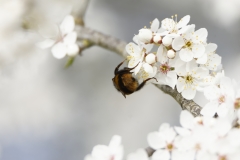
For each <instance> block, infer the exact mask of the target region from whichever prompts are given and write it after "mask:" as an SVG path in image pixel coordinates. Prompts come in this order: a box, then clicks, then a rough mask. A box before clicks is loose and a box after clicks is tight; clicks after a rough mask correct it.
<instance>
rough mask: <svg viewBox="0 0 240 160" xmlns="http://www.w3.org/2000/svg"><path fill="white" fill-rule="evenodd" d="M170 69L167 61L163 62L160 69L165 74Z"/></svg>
mask: <svg viewBox="0 0 240 160" xmlns="http://www.w3.org/2000/svg"><path fill="white" fill-rule="evenodd" d="M169 70H170V67H169V66H168V65H167V63H165V64H162V65H161V66H160V71H161V72H162V73H164V74H167V72H168V71H169Z"/></svg>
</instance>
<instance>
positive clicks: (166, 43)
mask: <svg viewBox="0 0 240 160" xmlns="http://www.w3.org/2000/svg"><path fill="white" fill-rule="evenodd" d="M162 43H163V45H164V46H166V47H168V46H170V45H171V44H172V38H170V37H168V36H165V37H164V38H163V39H162Z"/></svg>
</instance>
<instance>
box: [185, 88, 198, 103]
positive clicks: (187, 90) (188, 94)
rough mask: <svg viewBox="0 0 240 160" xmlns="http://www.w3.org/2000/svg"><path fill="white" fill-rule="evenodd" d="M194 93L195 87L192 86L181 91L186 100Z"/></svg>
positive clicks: (193, 95)
mask: <svg viewBox="0 0 240 160" xmlns="http://www.w3.org/2000/svg"><path fill="white" fill-rule="evenodd" d="M195 95H196V89H193V88H192V87H188V88H186V89H184V90H183V91H182V96H183V97H184V98H186V99H187V100H191V99H193V98H194V97H195Z"/></svg>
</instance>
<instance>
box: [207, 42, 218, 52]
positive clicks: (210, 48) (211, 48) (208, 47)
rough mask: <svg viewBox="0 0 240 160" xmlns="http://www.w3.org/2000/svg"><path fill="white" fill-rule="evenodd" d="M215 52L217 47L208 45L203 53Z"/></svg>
mask: <svg viewBox="0 0 240 160" xmlns="http://www.w3.org/2000/svg"><path fill="white" fill-rule="evenodd" d="M216 50H217V45H216V44H215V43H209V44H208V45H207V46H206V47H205V53H210V52H214V51H216Z"/></svg>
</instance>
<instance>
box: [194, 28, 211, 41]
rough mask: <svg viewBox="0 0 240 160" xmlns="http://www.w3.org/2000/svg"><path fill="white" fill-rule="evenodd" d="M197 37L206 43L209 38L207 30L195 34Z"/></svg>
mask: <svg viewBox="0 0 240 160" xmlns="http://www.w3.org/2000/svg"><path fill="white" fill-rule="evenodd" d="M195 35H196V36H198V37H197V40H198V41H202V42H205V41H206V39H207V36H208V31H207V29H206V28H200V29H199V30H197V31H196V32H195Z"/></svg>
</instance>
